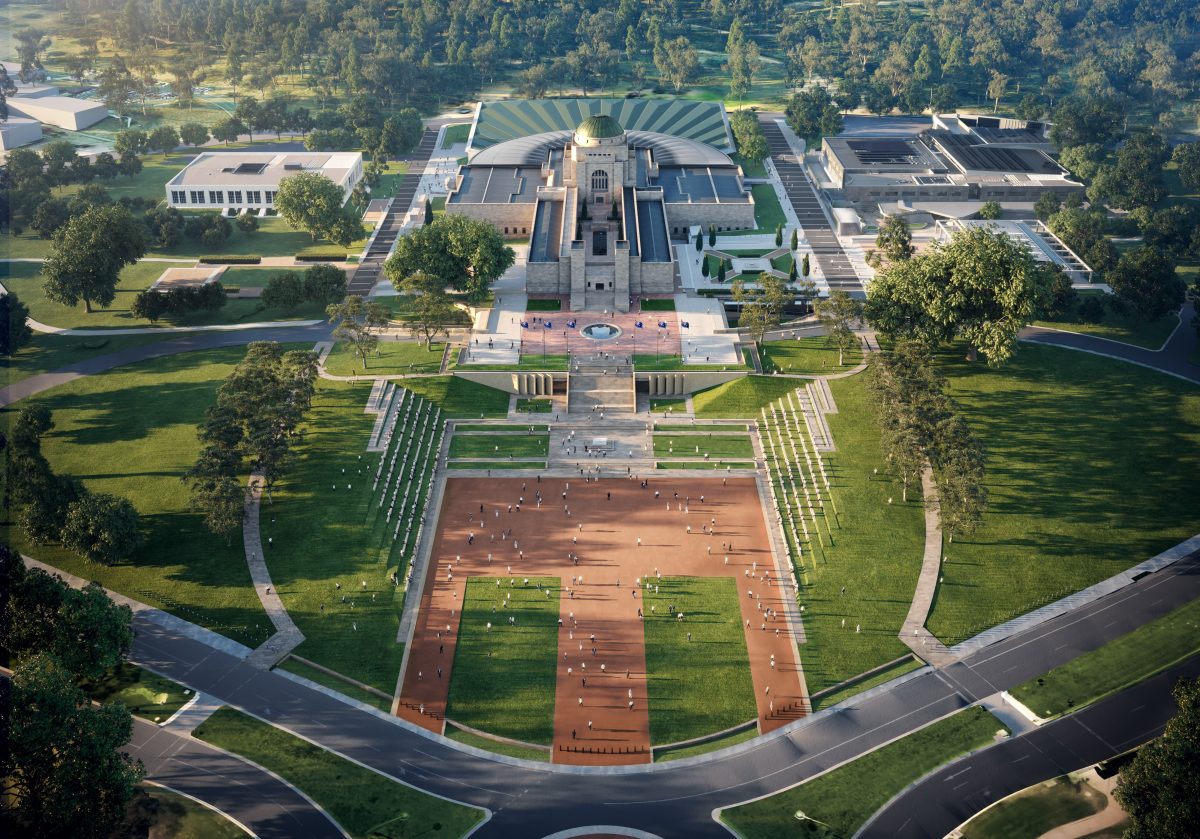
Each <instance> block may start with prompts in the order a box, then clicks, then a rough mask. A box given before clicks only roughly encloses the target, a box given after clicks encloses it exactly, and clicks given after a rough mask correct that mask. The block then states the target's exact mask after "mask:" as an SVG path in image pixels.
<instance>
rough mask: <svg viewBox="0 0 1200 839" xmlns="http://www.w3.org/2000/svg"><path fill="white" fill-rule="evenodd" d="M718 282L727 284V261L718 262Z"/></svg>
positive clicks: (720, 260)
mask: <svg viewBox="0 0 1200 839" xmlns="http://www.w3.org/2000/svg"><path fill="white" fill-rule="evenodd" d="M717 282H718V283H723V282H725V260H724V259H719V260H717Z"/></svg>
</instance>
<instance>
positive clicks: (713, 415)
mask: <svg viewBox="0 0 1200 839" xmlns="http://www.w3.org/2000/svg"><path fill="white" fill-rule="evenodd" d="M795 389H796V382H795V381H793V380H789V379H776V378H771V377H770V376H746V377H745V378H742V379H736V380H735V381H732V382H726V383H725V384H723V385H717V386H716V387H710V388H709V389H708V390H702V391H700V392H699V393H696V394H694V395H693V396H692V408H693V410H694V411H695V414H696V416H697V417H703V418H706V419H722V418H737V417H745V418H747V419H754V418H756V417H758V413H759V411H761V410H762V409H763V407H764V406H765V405H768V404H770V403H771V402H774V401H775V400H776V399H778V398H779V397H781V396H783V395H784V394H785V393H788V392H790V391H793V390H795Z"/></svg>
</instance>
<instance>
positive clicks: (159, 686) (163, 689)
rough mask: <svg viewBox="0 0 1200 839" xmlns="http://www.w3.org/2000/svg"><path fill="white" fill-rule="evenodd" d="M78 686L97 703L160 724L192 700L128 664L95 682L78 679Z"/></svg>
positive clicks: (178, 686) (173, 684)
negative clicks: (115, 705)
mask: <svg viewBox="0 0 1200 839" xmlns="http://www.w3.org/2000/svg"><path fill="white" fill-rule="evenodd" d="M80 687H82V688H83V690H84V692H85V693H87V695H88V696H90V697H91V698H92V699H94V700H96V701H97V702H120V703H121V704H122V705H124V706H126V707H127V708H129V711H130V713H132V714H134V715H136V716H139V717H141V718H142V719H147V720H150V721H151V722H164V721H165V720H166V719H167V718H168V717H170V716H171V715H172V714H174V713H175V712H176V711H178V710H179V709H180V708H182V707H183V706H184V705H185V704H187V702H188V700H189V699H191V698H192V692H191V691H190V690H188V689H187V688H185V687H184V686H183V685H181V684H178V683H177V682H172V681H171V680H170V679H167V678H164V677H162V676H160V675H158V674H157V673H152V672H150V671H149V670H143V669H142V668H141V667H138V666H137V665H136V664H130V663H129V662H128V661H122V662H121V663H120V664H119V665H118V666H116V667H114V668H113V669H111V670H109V672H108V673H106V674H105V675H103V676H101V677H100V678H99V679H95V680H92V679H81V680H80Z"/></svg>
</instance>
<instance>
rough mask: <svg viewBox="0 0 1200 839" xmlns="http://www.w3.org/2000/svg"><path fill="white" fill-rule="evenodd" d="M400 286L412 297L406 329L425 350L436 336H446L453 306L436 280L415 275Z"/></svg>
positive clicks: (444, 288)
mask: <svg viewBox="0 0 1200 839" xmlns="http://www.w3.org/2000/svg"><path fill="white" fill-rule="evenodd" d="M401 286H402V287H403V288H404V290H405V291H407V292H408V293H409V294H412V295H414V300H413V304H412V307H411V309H410V313H409V318H408V328H409V331H411V332H412V334H413V335H415V336H417V337H419V338H420V339H421V342H422V343H423V344H425V347H426V349H428V348H429V347H430V345H431V344H432V343H433V339H434V338H436V337H437V336H438V335H447V336H448V335H449V334H450V332H449V330H447V329H446V324H448V323H449V322H450V319H451V318H452V317H454V312H455V309H454V303H453V302H452V301H451V300H450V296H449V295H448V294H446V287H445V284H444V283H442V281H441V280H439V279H437V278H436V277H431V276H429V275H428V274H423V273H421V272H419V271H418V272H417V273H415V274H413V275H411V276H409V277H406V278H405V279H404V280H403V281H402V282H401Z"/></svg>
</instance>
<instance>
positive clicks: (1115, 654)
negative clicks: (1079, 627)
mask: <svg viewBox="0 0 1200 839" xmlns="http://www.w3.org/2000/svg"><path fill="white" fill-rule="evenodd" d="M1198 651H1200V600H1193V601H1192V602H1191V603H1188V604H1186V605H1184V606H1180V607H1179V608H1178V609H1176V610H1174V611H1173V612H1171V613H1170V614H1167V615H1164V616H1163V617H1161V618H1159V619H1157V620H1155V621H1151V622H1150V623H1148V624H1145V625H1143V626H1141V627H1138V628H1137V629H1135V630H1134V631H1133V632H1130V633H1129V634H1128V635H1123V636H1121V637H1120V638H1118V639H1117V640H1115V641H1110V642H1109V643H1107V644H1105V645H1104V646H1103V647H1100V648H1099V649H1097V650H1092V651H1091V652H1089V653H1084V654H1083V655H1081V656H1079V657H1078V658H1075V659H1072V660H1071V661H1068V662H1067V663H1066V664H1063V665H1060V666H1058V667H1055V668H1054V669H1053V670H1051V671H1050V672H1049V673H1047V674H1046V675H1045V676H1042V677H1040V678H1037V679H1031V680H1030V681H1028V682H1026V683H1025V684H1023V685H1020V686H1019V687H1017V688H1014V689H1013V691H1012V695H1013V696H1014V697H1016V698H1017V699H1018V700H1020V701H1021V702H1023V703H1024V704H1025V705H1026V706H1028V707H1029V709H1030V710H1031V711H1033V712H1034V713H1035V714H1037V715H1039V716H1042V717H1052V716H1056V715H1058V714H1063V713H1066V712H1067V711H1069V710H1071V709H1072V708H1078V707H1080V706H1082V705H1087V704H1088V703H1090V702H1095V701H1096V700H1097V699H1100V698H1102V697H1104V696H1107V695H1108V694H1110V693H1115V692H1116V691H1118V690H1121V689H1122V688H1125V687H1128V686H1130V685H1133V684H1136V683H1137V682H1140V681H1142V680H1143V679H1146V678H1149V677H1150V676H1152V675H1154V674H1155V673H1157V672H1158V671H1160V670H1163V669H1165V668H1167V667H1170V666H1171V665H1172V664H1174V663H1176V662H1177V661H1181V660H1182V659H1185V658H1188V657H1189V656H1192V655H1194V654H1195V653H1196V652H1198Z"/></svg>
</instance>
